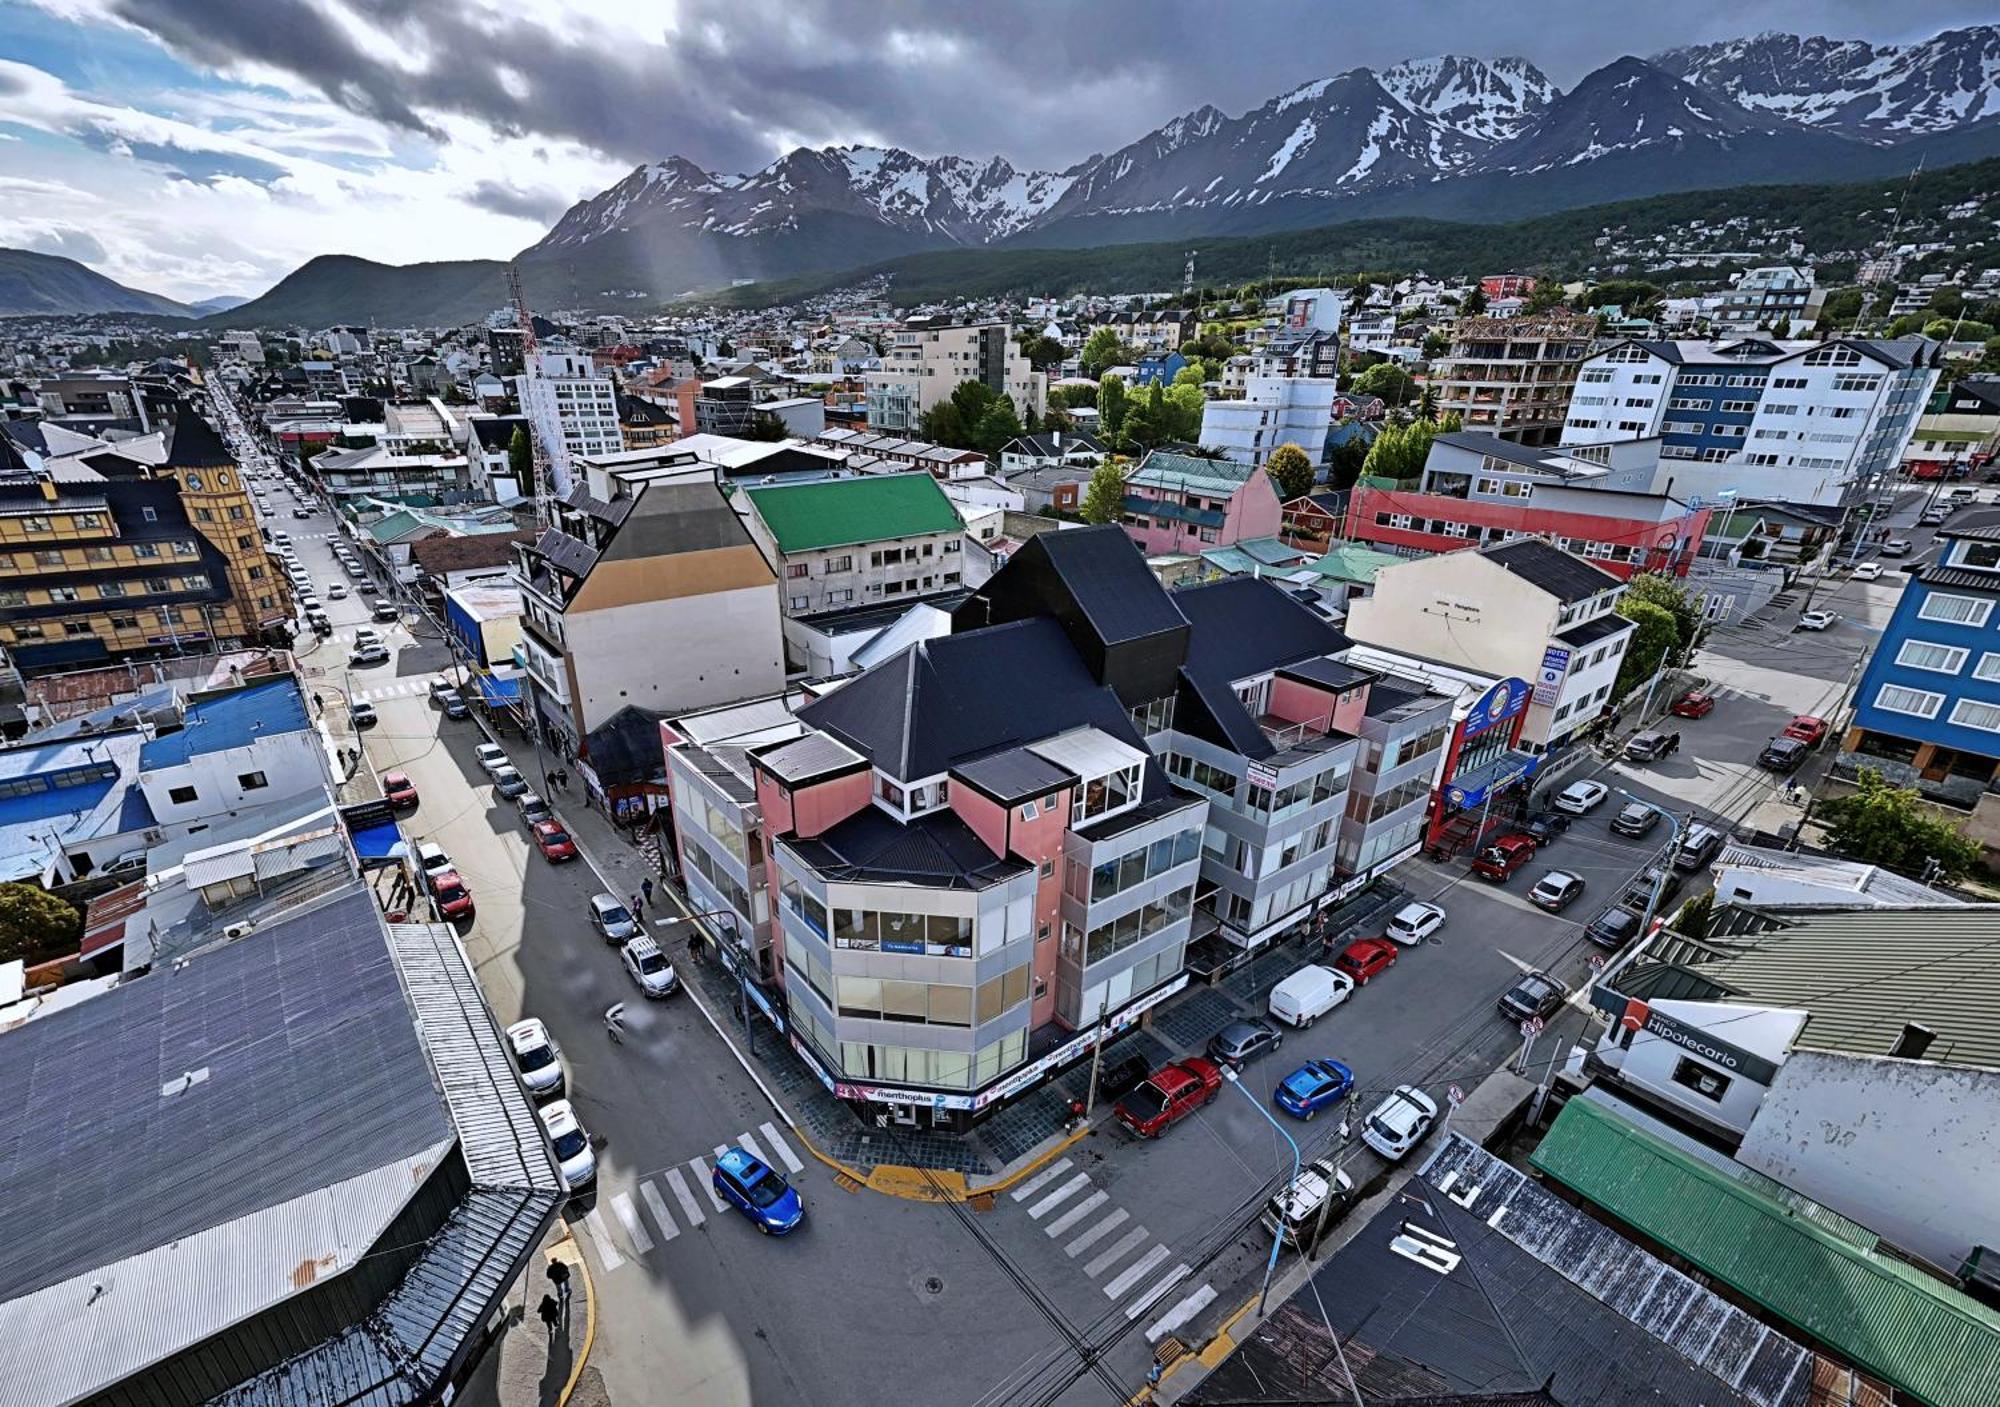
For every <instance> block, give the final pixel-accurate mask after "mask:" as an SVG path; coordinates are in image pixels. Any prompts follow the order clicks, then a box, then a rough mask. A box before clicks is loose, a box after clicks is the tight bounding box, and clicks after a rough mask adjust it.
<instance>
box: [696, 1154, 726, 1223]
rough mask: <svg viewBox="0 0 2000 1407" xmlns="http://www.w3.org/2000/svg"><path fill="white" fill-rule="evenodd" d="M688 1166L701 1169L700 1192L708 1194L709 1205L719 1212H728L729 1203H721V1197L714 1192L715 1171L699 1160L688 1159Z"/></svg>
mask: <svg viewBox="0 0 2000 1407" xmlns="http://www.w3.org/2000/svg"><path fill="white" fill-rule="evenodd" d="M723 1151H724V1152H727V1151H728V1150H727V1149H724V1150H723ZM688 1166H690V1167H696V1168H700V1169H701V1177H700V1179H699V1180H700V1182H701V1190H702V1191H704V1192H706V1193H707V1194H708V1203H709V1205H710V1206H712V1207H714V1208H715V1209H716V1210H717V1211H719V1212H726V1211H728V1210H729V1203H727V1202H725V1201H723V1200H722V1195H721V1194H720V1193H718V1192H717V1191H716V1190H715V1170H714V1169H713V1168H711V1167H709V1165H708V1163H707V1162H706V1161H705V1160H703V1159H701V1158H690V1159H688Z"/></svg>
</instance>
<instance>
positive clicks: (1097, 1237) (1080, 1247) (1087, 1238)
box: [1063, 1207, 1132, 1260]
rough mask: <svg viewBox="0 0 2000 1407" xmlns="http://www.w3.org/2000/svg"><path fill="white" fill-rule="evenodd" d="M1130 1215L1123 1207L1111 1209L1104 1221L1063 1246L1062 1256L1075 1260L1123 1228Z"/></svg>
mask: <svg viewBox="0 0 2000 1407" xmlns="http://www.w3.org/2000/svg"><path fill="white" fill-rule="evenodd" d="M1131 1215H1132V1214H1131V1213H1130V1212H1128V1211H1126V1210H1125V1209H1124V1208H1123V1207H1113V1208H1112V1209H1111V1215H1109V1216H1107V1217H1105V1218H1104V1220H1102V1221H1100V1222H1098V1223H1097V1225H1095V1226H1093V1227H1091V1228H1090V1230H1088V1231H1086V1232H1084V1233H1083V1235H1081V1236H1079V1237H1077V1238H1076V1239H1075V1240H1074V1241H1072V1242H1070V1243H1069V1244H1068V1245H1067V1246H1064V1247H1063V1254H1064V1255H1066V1256H1068V1257H1069V1258H1070V1259H1071V1260H1075V1259H1076V1258H1077V1257H1078V1256H1080V1255H1082V1254H1083V1253H1084V1252H1085V1251H1087V1250H1089V1249H1090V1248H1091V1247H1092V1246H1094V1245H1096V1244H1097V1243H1098V1242H1099V1241H1102V1240H1103V1239H1104V1238H1105V1237H1106V1236H1109V1235H1110V1234H1111V1233H1112V1232H1113V1231H1116V1230H1117V1229H1118V1228H1119V1227H1121V1226H1123V1225H1124V1224H1125V1222H1126V1221H1127V1220H1129V1219H1130V1217H1131Z"/></svg>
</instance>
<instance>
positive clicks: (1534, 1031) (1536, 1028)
mask: <svg viewBox="0 0 2000 1407" xmlns="http://www.w3.org/2000/svg"><path fill="white" fill-rule="evenodd" d="M1545 1024H1546V1023H1545V1022H1544V1021H1543V1020H1542V1018H1541V1017H1539V1016H1530V1017H1529V1018H1528V1019H1527V1020H1526V1021H1523V1022H1522V1023H1521V1034H1522V1035H1523V1036H1525V1037H1527V1038H1528V1039H1529V1040H1533V1039H1534V1038H1535V1037H1536V1036H1539V1035H1540V1034H1541V1033H1542V1028H1543V1026H1544V1025H1545Z"/></svg>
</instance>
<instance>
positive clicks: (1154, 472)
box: [1125, 449, 1257, 497]
mask: <svg viewBox="0 0 2000 1407" xmlns="http://www.w3.org/2000/svg"><path fill="white" fill-rule="evenodd" d="M1256 472H1257V471H1256V470H1255V469H1254V468H1252V467H1251V466H1250V465H1248V464H1238V463H1237V462H1236V461H1235V460H1232V459H1203V458H1201V457H1200V456H1198V455H1192V454H1175V453H1173V452H1172V451H1170V450H1163V449H1156V450H1154V451H1153V452H1152V453H1151V454H1149V455H1147V456H1146V458H1145V461H1144V462H1143V463H1142V464H1140V466H1139V467H1138V468H1137V469H1135V470H1133V471H1132V472H1131V473H1130V474H1129V475H1127V476H1126V479H1125V482H1126V483H1128V484H1144V485H1146V486H1148V487H1150V488H1166V489H1179V490H1183V491H1185V490H1187V489H1193V490H1194V491H1195V492H1197V493H1213V494H1220V495H1223V496H1225V497H1226V496H1228V495H1230V494H1234V493H1235V492H1236V490H1237V489H1239V488H1241V487H1242V486H1243V485H1244V484H1246V483H1248V482H1249V480H1250V476H1251V475H1252V474H1254V473H1256Z"/></svg>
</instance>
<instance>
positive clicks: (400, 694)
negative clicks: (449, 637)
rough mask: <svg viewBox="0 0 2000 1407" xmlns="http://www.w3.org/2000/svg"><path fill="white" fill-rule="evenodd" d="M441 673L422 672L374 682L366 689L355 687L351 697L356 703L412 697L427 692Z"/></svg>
mask: <svg viewBox="0 0 2000 1407" xmlns="http://www.w3.org/2000/svg"><path fill="white" fill-rule="evenodd" d="M443 677H444V676H443V675H442V674H422V675H418V676H416V677H415V678H412V679H398V680H396V681H395V682H394V683H391V684H376V685H374V686H372V687H370V688H366V689H356V690H354V692H353V699H354V701H355V702H356V703H381V702H382V701H383V700H384V699H413V698H415V697H416V696H417V695H419V694H427V693H429V692H430V687H431V685H432V683H434V682H435V681H437V680H439V679H442V678H443Z"/></svg>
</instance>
